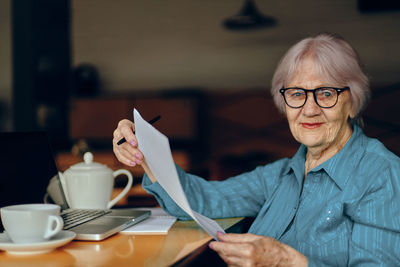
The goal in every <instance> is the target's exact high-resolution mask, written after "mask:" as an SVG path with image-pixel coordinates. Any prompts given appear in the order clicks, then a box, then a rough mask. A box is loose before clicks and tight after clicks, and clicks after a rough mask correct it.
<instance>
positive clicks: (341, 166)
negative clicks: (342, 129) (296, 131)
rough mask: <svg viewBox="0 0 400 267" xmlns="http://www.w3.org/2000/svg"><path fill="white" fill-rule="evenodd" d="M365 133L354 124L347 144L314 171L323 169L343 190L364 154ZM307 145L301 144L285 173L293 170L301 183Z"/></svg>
mask: <svg viewBox="0 0 400 267" xmlns="http://www.w3.org/2000/svg"><path fill="white" fill-rule="evenodd" d="M362 136H364V133H363V132H362V130H361V128H360V127H359V126H358V125H353V134H352V135H351V137H350V139H349V141H348V142H347V143H346V145H345V146H344V147H343V148H342V149H341V150H340V151H339V152H338V153H336V154H335V155H334V156H333V157H332V158H330V159H328V160H327V161H325V162H323V163H322V164H321V165H318V166H317V167H315V168H314V169H312V170H311V171H312V172H318V171H320V170H321V169H323V170H325V172H326V173H327V174H328V175H329V177H330V178H331V179H332V180H333V181H334V182H335V183H336V184H337V185H338V187H339V188H340V189H341V190H342V189H343V187H344V186H345V185H346V183H347V180H348V179H349V176H350V174H349V170H350V169H351V168H352V166H354V165H355V164H356V162H358V161H359V159H360V157H361V156H362V150H360V148H361V147H363V138H362ZM306 153H307V147H306V146H304V145H301V146H300V148H299V149H298V150H297V152H296V154H295V155H294V156H293V158H292V159H291V160H290V162H289V164H288V165H287V167H286V169H285V170H284V173H285V174H287V173H289V172H290V170H293V172H294V174H295V176H296V180H297V182H298V183H299V185H301V184H302V183H303V178H304V164H305V161H306Z"/></svg>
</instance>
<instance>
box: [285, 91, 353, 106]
mask: <svg viewBox="0 0 400 267" xmlns="http://www.w3.org/2000/svg"><path fill="white" fill-rule="evenodd" d="M346 90H350V87H347V86H346V87H343V88H335V87H318V88H315V89H304V88H298V87H289V88H282V89H280V90H279V92H280V93H281V94H282V96H283V98H284V99H285V103H286V105H288V106H289V107H291V108H301V107H303V106H304V105H305V104H306V102H307V96H308V92H312V93H313V96H314V100H315V103H317V105H318V106H320V107H321V108H331V107H333V106H335V105H336V103H337V101H338V98H339V95H340V94H341V93H342V92H344V91H346Z"/></svg>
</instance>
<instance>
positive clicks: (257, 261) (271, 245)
mask: <svg viewBox="0 0 400 267" xmlns="http://www.w3.org/2000/svg"><path fill="white" fill-rule="evenodd" d="M217 237H218V239H219V241H213V242H211V243H210V248H211V249H213V250H215V251H216V252H217V253H218V254H219V256H220V257H221V258H222V259H223V260H224V261H225V262H226V263H227V264H228V265H229V266H307V262H308V261H307V258H306V257H305V256H304V255H302V254H301V253H300V252H298V251H297V250H295V249H293V248H291V247H289V246H288V245H285V244H283V243H281V242H279V241H277V240H275V239H273V238H271V237H267V236H259V235H254V234H223V233H218V234H217Z"/></svg>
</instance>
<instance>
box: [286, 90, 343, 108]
mask: <svg viewBox="0 0 400 267" xmlns="http://www.w3.org/2000/svg"><path fill="white" fill-rule="evenodd" d="M324 88H327V89H334V90H336V92H337V97H336V101H335V103H334V104H333V105H332V106H329V107H323V106H321V105H320V104H319V103H318V100H317V96H316V94H315V92H316V91H317V90H320V89H324ZM289 89H298V90H303V91H304V92H305V93H306V94H305V95H306V98H305V100H304V103H303V105H301V106H299V107H293V106H291V105H289V104H288V102H287V101H286V97H285V92H286V91H287V90H289ZM346 90H350V87H348V86H345V87H343V88H337V87H330V86H322V87H318V88H315V89H304V88H301V87H288V88H282V89H279V92H280V93H281V94H282V96H283V99H284V100H285V103H286V105H288V106H289V107H291V108H302V107H303V106H304V105H305V104H306V103H307V98H308V92H312V93H313V96H314V101H315V103H317V105H318V106H319V107H321V108H332V107H334V106H336V104H337V102H338V99H339V95H340V94H341V93H342V92H344V91H346Z"/></svg>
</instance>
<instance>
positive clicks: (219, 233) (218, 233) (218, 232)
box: [217, 231, 225, 235]
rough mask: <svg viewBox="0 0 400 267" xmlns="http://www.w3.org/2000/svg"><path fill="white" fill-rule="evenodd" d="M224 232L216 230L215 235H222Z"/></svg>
mask: <svg viewBox="0 0 400 267" xmlns="http://www.w3.org/2000/svg"><path fill="white" fill-rule="evenodd" d="M224 234H225V233H224V232H221V231H217V235H224Z"/></svg>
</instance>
